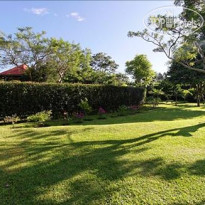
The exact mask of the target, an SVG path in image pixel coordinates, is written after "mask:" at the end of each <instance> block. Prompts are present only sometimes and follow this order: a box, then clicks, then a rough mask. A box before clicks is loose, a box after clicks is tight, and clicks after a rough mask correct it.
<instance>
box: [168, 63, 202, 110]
mask: <svg viewBox="0 0 205 205" xmlns="http://www.w3.org/2000/svg"><path fill="white" fill-rule="evenodd" d="M167 76H168V79H169V81H170V82H172V83H173V84H180V85H184V86H190V88H194V89H195V93H196V96H195V97H196V100H197V106H200V102H201V100H202V99H203V95H204V88H205V74H202V73H198V72H196V71H192V70H188V69H186V68H185V67H183V66H181V65H179V64H177V63H175V62H173V63H172V64H171V66H170V68H169V71H168V72H167Z"/></svg>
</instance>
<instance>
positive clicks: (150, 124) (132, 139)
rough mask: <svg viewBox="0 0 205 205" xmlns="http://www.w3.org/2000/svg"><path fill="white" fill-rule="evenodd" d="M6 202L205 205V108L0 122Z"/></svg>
mask: <svg viewBox="0 0 205 205" xmlns="http://www.w3.org/2000/svg"><path fill="white" fill-rule="evenodd" d="M0 179H1V180H0V204H12V205H13V204H101V205H102V204H173V205H174V204H177V205H179V204H180V205H185V204H205V109H204V108H196V107H194V104H192V105H191V104H187V105H186V106H178V107H176V106H172V105H165V104H162V105H160V107H159V108H157V109H154V110H149V111H145V112H142V113H137V114H136V115H130V116H124V117H118V118H108V119H106V120H97V121H91V122H85V123H84V124H82V125H70V126H52V127H46V128H26V127H25V124H20V125H17V128H15V129H11V126H9V125H7V126H0Z"/></svg>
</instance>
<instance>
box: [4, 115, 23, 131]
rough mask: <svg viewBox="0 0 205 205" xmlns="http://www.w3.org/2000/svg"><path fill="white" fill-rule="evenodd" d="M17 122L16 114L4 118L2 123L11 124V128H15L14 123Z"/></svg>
mask: <svg viewBox="0 0 205 205" xmlns="http://www.w3.org/2000/svg"><path fill="white" fill-rule="evenodd" d="M19 120H20V118H19V117H18V116H17V115H16V114H15V115H12V116H6V117H5V118H4V122H5V123H12V125H13V128H14V126H15V123H17V122H18V121H19Z"/></svg>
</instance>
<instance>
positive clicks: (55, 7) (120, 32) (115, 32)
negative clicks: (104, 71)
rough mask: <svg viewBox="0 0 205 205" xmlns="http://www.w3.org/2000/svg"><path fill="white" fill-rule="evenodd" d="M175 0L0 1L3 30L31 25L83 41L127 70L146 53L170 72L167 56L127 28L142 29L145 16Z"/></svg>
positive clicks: (52, 34) (158, 66)
mask: <svg viewBox="0 0 205 205" xmlns="http://www.w3.org/2000/svg"><path fill="white" fill-rule="evenodd" d="M167 5H173V1H0V31H3V32H4V33H6V34H12V33H15V32H16V31H17V28H18V27H25V26H29V27H32V28H33V30H34V31H35V32H39V31H42V30H44V31H46V32H47V34H46V35H47V36H48V37H56V38H63V39H64V40H68V41H70V42H75V43H80V45H81V47H82V48H89V49H91V51H92V53H93V54H95V53H98V52H104V53H106V54H108V55H110V56H111V57H112V58H113V59H114V60H115V61H116V63H117V64H119V69H118V72H124V71H125V62H126V61H129V60H132V59H133V58H134V57H135V55H137V54H146V55H147V57H148V59H149V61H150V62H151V64H152V68H153V69H154V70H155V71H156V72H161V73H163V72H166V71H167V61H168V59H167V58H166V56H164V54H163V53H155V52H153V51H152V50H153V48H154V46H153V45H152V44H150V43H148V42H145V41H144V40H142V39H140V38H129V37H127V33H128V31H142V30H143V29H144V28H145V26H144V23H143V19H144V17H145V16H146V15H147V14H148V13H149V12H150V11H151V10H153V9H156V8H158V7H161V6H167Z"/></svg>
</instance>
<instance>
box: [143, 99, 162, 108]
mask: <svg viewBox="0 0 205 205" xmlns="http://www.w3.org/2000/svg"><path fill="white" fill-rule="evenodd" d="M146 102H147V103H148V104H152V107H157V106H158V105H159V103H160V102H161V99H160V98H159V97H149V98H147V100H146Z"/></svg>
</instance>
